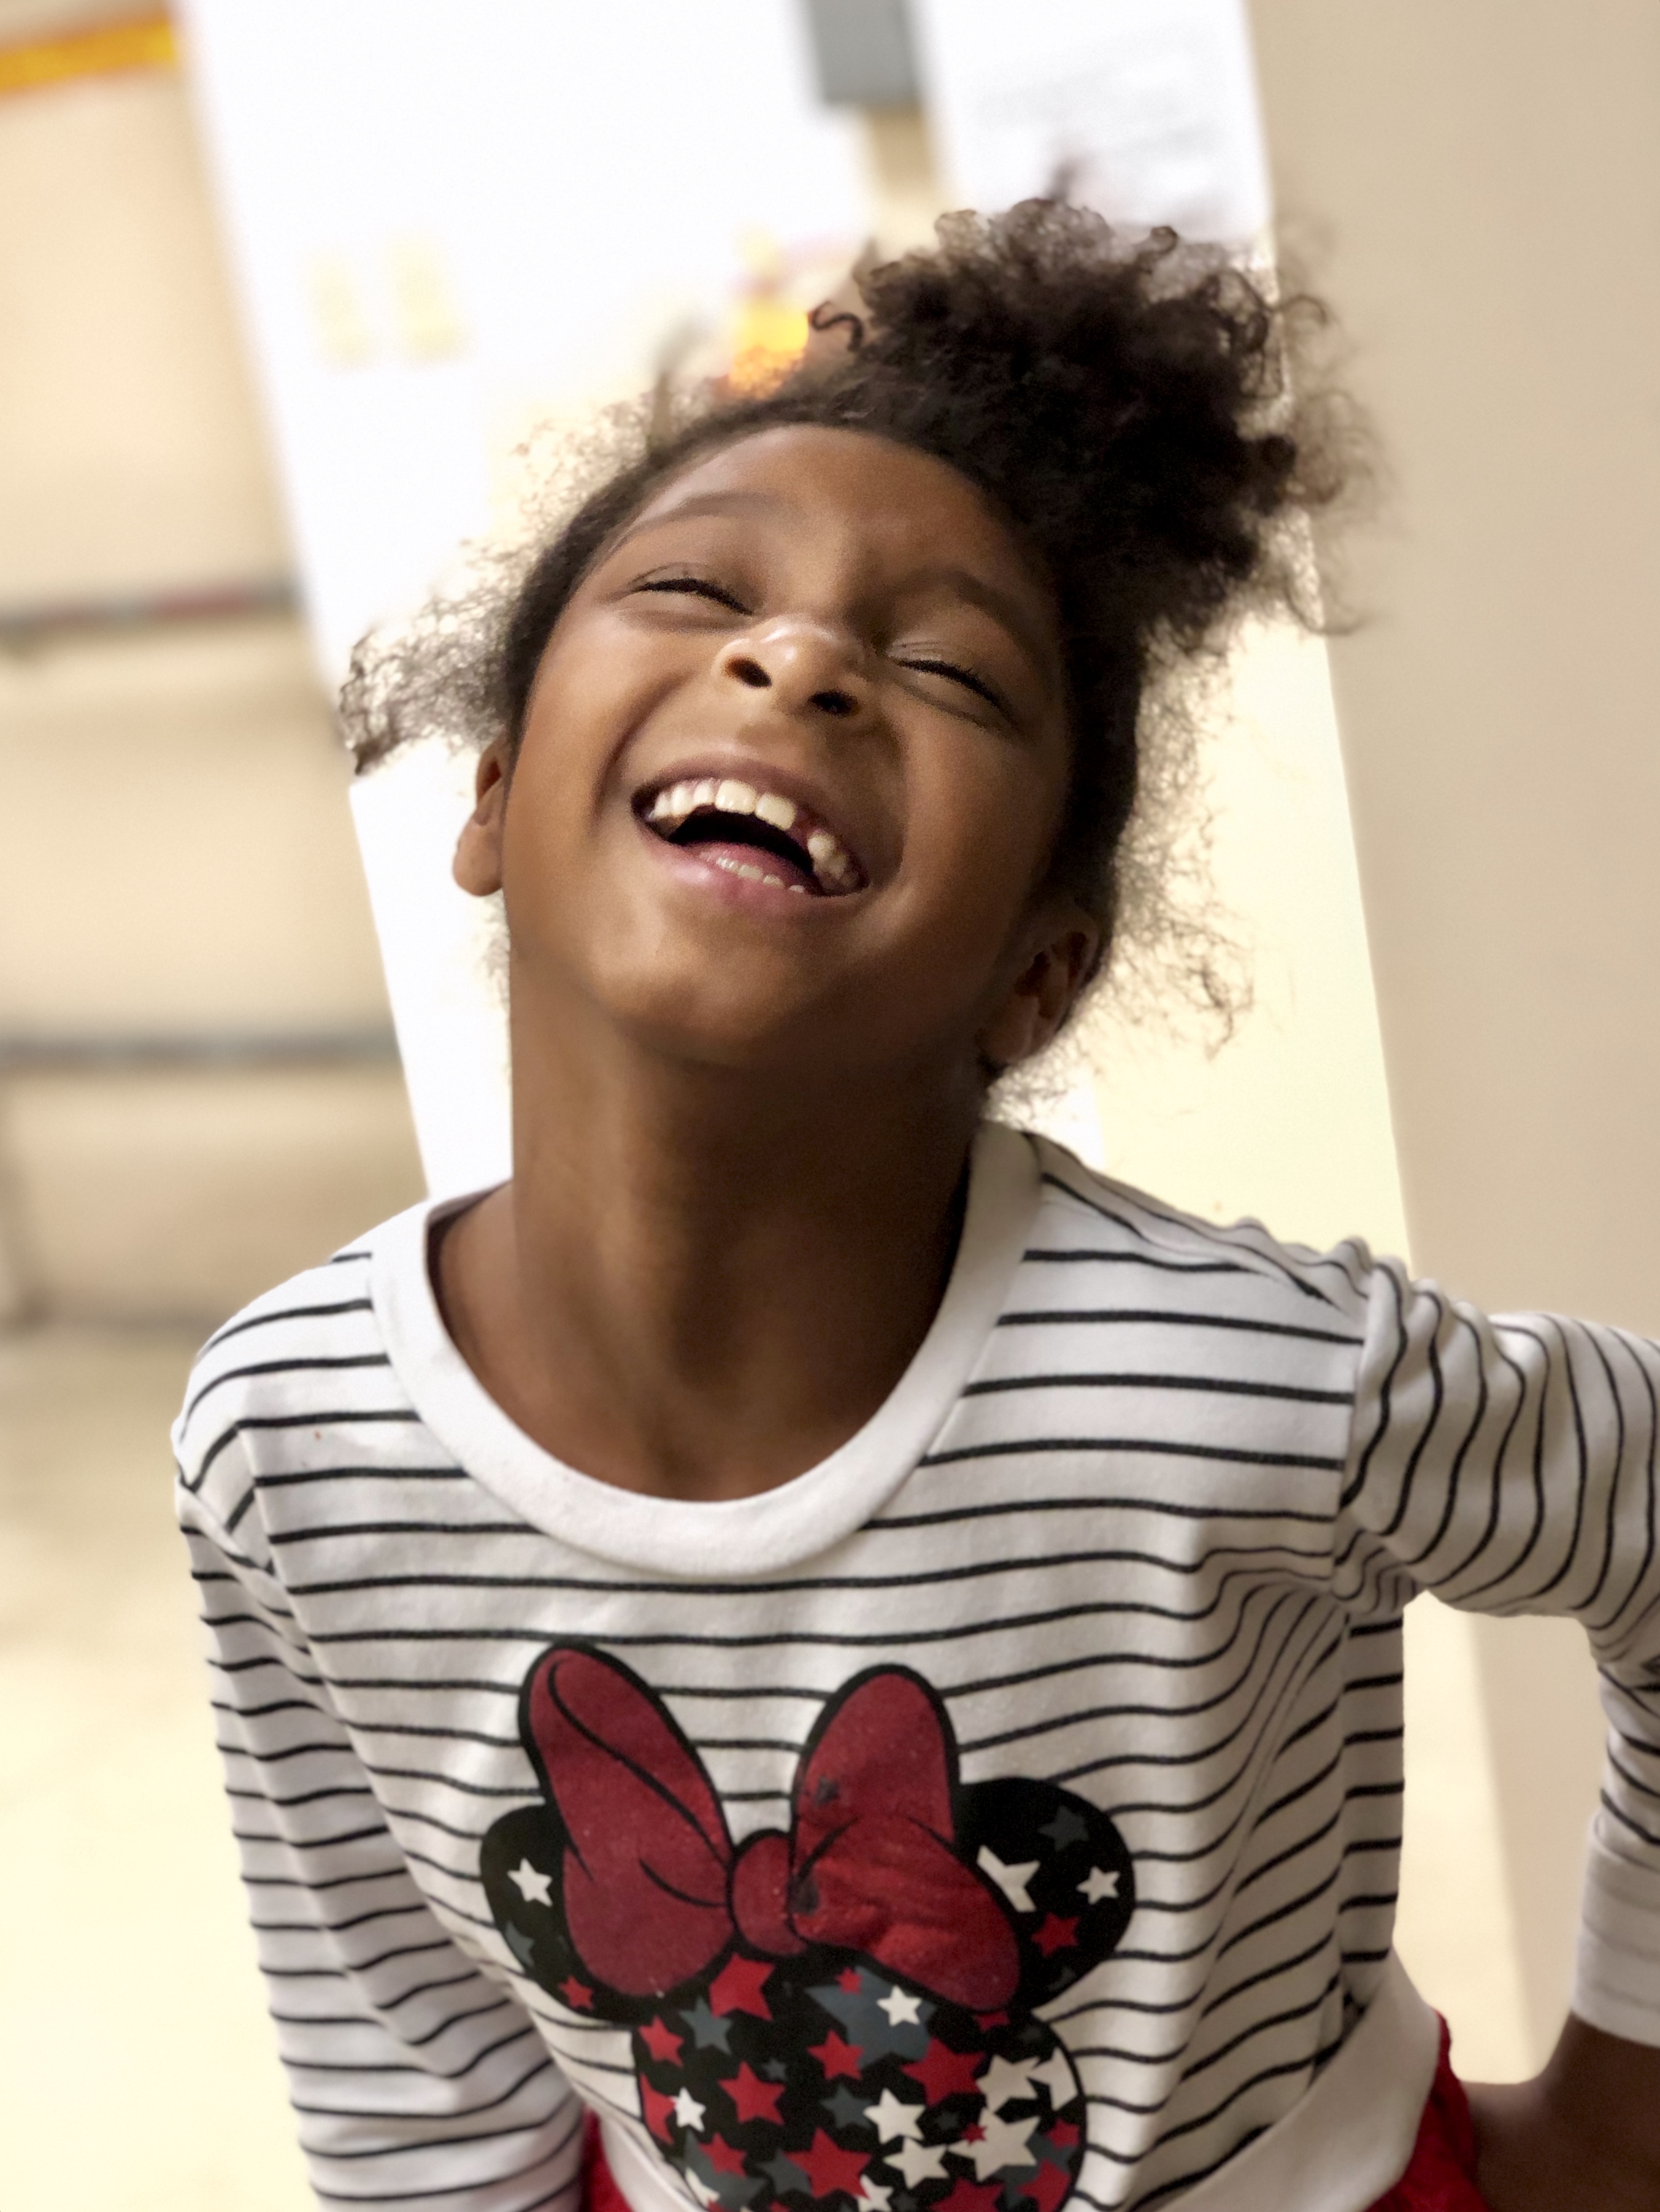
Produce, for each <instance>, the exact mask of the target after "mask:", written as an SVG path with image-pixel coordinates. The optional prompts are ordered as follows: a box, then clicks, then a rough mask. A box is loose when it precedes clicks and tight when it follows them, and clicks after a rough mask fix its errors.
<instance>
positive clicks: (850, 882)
mask: <svg viewBox="0 0 1660 2212" xmlns="http://www.w3.org/2000/svg"><path fill="white" fill-rule="evenodd" d="M702 809H708V810H711V811H714V813H717V814H752V815H754V816H755V817H756V819H757V821H759V822H765V823H768V824H769V826H770V827H771V828H772V829H781V830H782V832H783V833H784V835H785V836H790V835H791V834H792V833H793V832H794V830H795V827H796V824H797V823H799V822H800V820H801V819H802V810H801V809H800V807H799V806H798V805H796V804H795V802H794V799H786V798H784V797H783V796H782V794H781V793H779V792H776V791H757V789H756V788H755V786H754V785H753V784H752V783H745V782H743V781H740V780H739V778H738V777H737V776H733V775H728V776H721V777H720V778H719V779H717V778H715V777H714V776H712V775H706V776H702V777H699V778H697V779H696V780H695V781H694V780H688V781H685V782H684V783H672V784H670V785H669V786H668V787H667V788H666V790H663V791H660V792H659V793H658V794H657V796H656V798H655V799H653V801H652V803H651V806H650V808H649V810H648V814H647V817H646V818H647V819H648V821H650V822H655V823H661V824H664V825H665V826H666V827H667V828H669V829H678V828H679V827H680V824H681V823H683V822H684V821H686V820H688V819H689V817H690V816H692V815H694V814H696V813H697V812H698V811H700V810H702ZM804 842H805V843H806V852H807V857H808V859H809V860H811V861H812V872H813V873H814V875H815V876H817V878H818V881H819V882H820V883H821V884H824V885H825V886H826V887H827V888H830V889H834V890H854V889H855V888H856V887H857V884H858V882H859V868H858V864H857V863H856V862H855V860H854V858H853V855H852V854H850V853H849V852H848V848H847V847H846V846H845V845H844V844H843V843H842V841H841V839H840V838H839V837H838V836H836V834H835V832H834V831H833V830H830V829H824V827H823V826H822V825H821V824H815V825H814V826H813V827H812V829H809V830H808V831H807V833H806V838H805V841H804Z"/></svg>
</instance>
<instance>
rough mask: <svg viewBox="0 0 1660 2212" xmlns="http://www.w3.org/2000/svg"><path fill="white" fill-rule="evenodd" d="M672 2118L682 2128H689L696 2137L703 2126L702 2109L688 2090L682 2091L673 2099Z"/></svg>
mask: <svg viewBox="0 0 1660 2212" xmlns="http://www.w3.org/2000/svg"><path fill="white" fill-rule="evenodd" d="M674 2117H675V2118H676V2119H677V2120H678V2121H679V2123H680V2124H681V2126H682V2127H683V2128H690V2130H691V2131H692V2133H693V2134H694V2135H696V2133H697V2132H698V2130H699V2129H701V2128H702V2124H703V2107H702V2106H701V2105H700V2104H699V2103H698V2101H697V2100H696V2097H694V2096H693V2095H692V2093H691V2091H690V2089H683V2090H682V2091H681V2092H680V2093H679V2095H678V2097H677V2098H676V2099H675V2100H674Z"/></svg>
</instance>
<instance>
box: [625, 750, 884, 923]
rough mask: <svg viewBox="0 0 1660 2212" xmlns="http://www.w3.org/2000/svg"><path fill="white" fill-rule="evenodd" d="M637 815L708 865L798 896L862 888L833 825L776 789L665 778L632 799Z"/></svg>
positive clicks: (861, 875)
mask: <svg viewBox="0 0 1660 2212" xmlns="http://www.w3.org/2000/svg"><path fill="white" fill-rule="evenodd" d="M638 806H639V813H640V818H641V820H642V822H643V823H645V824H646V827H647V828H648V829H650V830H652V831H653V832H654V834H655V835H656V836H659V837H660V838H662V839H663V841H664V842H665V843H666V844H669V845H680V846H685V847H689V848H695V849H696V853H697V855H698V858H699V859H700V860H706V861H708V864H709V866H711V867H715V868H725V869H727V871H728V872H730V873H731V874H733V875H735V876H743V877H745V878H747V879H748V880H749V881H751V883H761V884H767V883H769V884H776V885H777V886H778V887H779V888H780V889H781V890H787V891H794V892H797V893H798V894H799V895H800V896H802V897H804V898H844V897H846V896H847V894H848V892H849V891H856V890H863V888H864V885H865V880H866V878H865V872H864V870H863V869H862V868H861V867H860V865H859V862H858V860H856V859H855V858H854V855H853V854H851V853H850V852H849V851H848V848H847V847H846V846H845V845H844V844H843V843H842V840H841V839H840V838H839V837H838V836H836V832H835V831H834V830H833V829H830V828H829V826H828V825H827V824H826V823H823V822H821V821H819V820H818V818H817V817H816V816H814V815H812V814H811V813H810V812H809V811H807V809H806V807H805V806H798V805H796V803H795V801H794V799H786V798H785V797H784V796H783V794H782V793H780V792H775V791H766V790H760V789H757V787H756V786H755V785H754V784H751V783H745V782H743V781H740V780H739V778H738V777H736V776H720V777H716V776H712V775H710V776H700V777H697V778H696V779H688V780H686V781H682V782H679V783H671V784H666V785H664V786H663V787H662V788H661V789H660V791H658V792H656V793H654V794H650V795H646V794H642V799H641V800H640V801H639V802H638Z"/></svg>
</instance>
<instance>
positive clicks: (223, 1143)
mask: <svg viewBox="0 0 1660 2212" xmlns="http://www.w3.org/2000/svg"><path fill="white" fill-rule="evenodd" d="M96 12H99V11H96V10H88V9H82V10H78V11H77V10H73V9H67V10H66V9H57V10H51V11H48V10H46V9H40V8H36V9H24V10H22V11H21V12H20V11H19V10H18V9H16V8H15V7H13V8H12V9H10V11H9V12H6V11H5V10H3V9H0V37H5V36H9V35H13V34H16V33H22V32H25V31H33V30H37V29H46V28H51V27H54V24H53V21H52V18H56V19H58V20H64V19H67V18H68V17H70V16H72V15H76V14H79V15H87V14H89V13H96ZM103 12H108V11H107V10H106V11H103ZM288 571H289V551H288V546H287V543H286V539H285V536H284V532H283V520H282V516H281V513H280V511H279V506H278V501H277V492H276V489H275V483H274V480H273V477H272V472H271V464H270V460H269V457H268V455H267V453H266V450H265V442H264V435H263V432H262V429H261V427H260V422H259V416H258V407H257V405H256V403H255V399H254V395H253V392H252V386H251V383H250V380H249V377H248V374H247V371H246V364H245V362H244V360H243V356H242V352H241V347H240V337H239V336H238V332H237V328H236V319H235V314H234V305H233V302H232V301H231V298H230V296H229V292H228V286H227V283H226V278H225V272H224V268H223V264H222V258H221V254H220V251H219V246H218V242H217V238H216V232H215V228H214V218H213V214H212V210H211V208H210V203H209V199H208V196H207V193H206V191H205V189H204V180H203V175H202V170H201V165H200V161H199V158H198V150H197V146H196V141H195V135H194V131H193V128H192V121H191V117H190V113H189V110H188V106H187V104H186V99H185V88H184V86H183V83H182V82H181V81H180V79H179V77H178V76H176V75H175V74H173V73H172V72H170V71H164V70H153V71H143V72H138V73H135V74H130V75H125V76H108V77H103V78H93V79H88V80H85V81H82V82H71V83H68V84H64V85H61V86H54V87H51V88H46V89H43V90H40V91H38V92H33V93H29V94H19V95H13V96H11V97H9V98H3V99H0V606H3V607H11V608H15V607H17V606H20V605H21V606H30V605H33V606H39V605H41V604H42V603H43V602H51V601H54V600H61V599H83V598H85V597H87V596H88V595H97V594H100V593H107V592H155V591H158V590H166V589H168V588H177V587H179V586H199V585H212V584H225V583H237V582H248V581H259V580H267V579H271V578H273V577H277V578H280V577H283V576H284V575H286V574H287V573H288ZM345 785H346V777H345V772H344V763H343V761H342V759H341V757H340V754H339V750H338V747H337V744H336V743H335V739H334V736H333V732H332V729H331V722H330V718H329V714H328V709H327V703H326V702H325V699H324V698H323V696H322V695H321V693H320V692H319V689H318V686H317V683H316V680H315V678H314V677H313V673H312V671H311V664H310V659H309V655H308V653H307V647H306V644H305V640H304V637H303V634H302V632H301V626H300V623H299V622H298V621H297V619H295V618H294V617H280V616H279V617H258V618H255V619H252V620H249V621H238V622H229V623H216V624H211V625H209V624H198V625H195V626H185V627H177V626H174V627H169V628H167V629H161V630H150V631H141V632H123V633H119V634H117V635H102V636H91V637H88V636H83V635H64V636H60V637H58V638H55V639H51V640H48V641H46V642H44V643H41V644H40V645H38V646H35V647H32V648H30V649H28V650H27V651H23V652H14V653H5V652H0V1043H3V1042H4V1041H5V1040H7V1039H16V1038H19V1037H23V1038H35V1039H39V1038H41V1037H49V1038H62V1037H65V1036H67V1037H70V1038H74V1039H79V1040H82V1041H83V1042H85V1041H87V1040H94V1041H95V1040H97V1039H99V1038H100V1037H101V1038H105V1039H110V1038H114V1037H122V1036H125V1037H128V1038H131V1037H134V1036H137V1037H143V1036H151V1037H154V1036H157V1035H162V1036H172V1037H174V1038H179V1037H184V1038H190V1037H202V1036H212V1035H214V1034H216V1033H219V1032H225V1031H232V1032H239V1033H241V1034H242V1035H244V1036H246V1034H247V1033H249V1032H254V1033H259V1034H263V1035H266V1036H277V1037H279V1038H280V1037H284V1036H287V1037H290V1038H301V1039H303V1038H306V1037H308V1036H309V1037H315V1036H322V1037H324V1038H325V1039H326V1038H328V1037H330V1036H336V1035H337V1034H339V1033H343V1032H344V1033H348V1034H356V1035H359V1036H362V1035H365V1034H367V1035H368V1036H371V1037H372V1036H374V1034H375V1033H377V1032H384V1031H385V1030H386V1024H387V1012H386V992H385V986H384V983H383V981H382V979H381V975H380V961H379V957H378V953H377V950H376V946H375V943H374V933H373V930H372V927H371V926H370V923H369V919H368V904H367V900H366V898H365V896H364V891H363V887H362V873H361V870H360V867H359V864H358V860H357V857H356V845H355V841H354V839H353V836H352V833H351V827H350V818H349V815H348V812H347V808H346V804H345ZM418 1188H419V1182H418V1170H417V1164H416V1161H415V1158H414V1152H413V1146H412V1141H411V1135H410V1126H409V1116H408V1110H407V1107H406V1104H405V1102H404V1096H403V1088H402V1084H401V1081H400V1079H399V1078H398V1073H397V1070H396V1068H395V1066H392V1065H391V1064H390V1063H388V1062H386V1061H384V1060H383V1061H381V1062H380V1064H375V1063H374V1062H373V1061H370V1062H368V1063H365V1064H362V1065H361V1066H353V1065H350V1064H341V1063H340V1062H339V1061H338V1060H335V1061H333V1062H331V1063H329V1064H321V1065H317V1066H307V1065H305V1064H298V1065H293V1066H259V1067H250V1068H246V1069H244V1070H241V1071H240V1072H235V1073H231V1072H227V1071H224V1070H219V1071H212V1072H210V1071H204V1070H196V1071H192V1070H191V1069H190V1068H188V1067H175V1068H173V1070H171V1071H164V1072H156V1071H154V1070H152V1071H150V1072H148V1073H137V1072H131V1071H129V1072H120V1071H106V1072H82V1073H33V1074H27V1075H25V1074H13V1075H12V1076H10V1077H7V1076H6V1075H5V1074H4V1073H3V1069H0V1316H3V1314H4V1313H5V1312H6V1311H7V1310H10V1311H13V1312H16V1311H17V1310H20V1309H23V1310H29V1311H33V1312H39V1313H46V1314H52V1313H58V1314H79V1315H100V1314H101V1315H106V1316H121V1317H124V1318H128V1319H135V1318H137V1319H142V1318H156V1317H160V1316H168V1317H174V1316H179V1317H187V1318H190V1319H192V1320H196V1321H208V1320H211V1319H213V1318H215V1317H216V1316H220V1315H222V1314H223V1313H224V1312H226V1311H227V1310H229V1309H230V1308H232V1307H234V1306H235V1305H236V1304H240V1302H241V1301H242V1300H243V1299H244V1298H246V1297H250V1296H252V1294H253V1293H254V1292H255V1291H258V1290H260V1289H262V1288H264V1287H265V1286H267V1285H269V1284H270V1283H271V1282H273V1281H275V1280H277V1279H280V1278H281V1277H282V1276H283V1275H284V1274H287V1273H291V1272H292V1271H293V1270H294V1269H295V1268H296V1267H300V1266H301V1265H304V1264H306V1263H307V1261H310V1260H313V1259H314V1258H316V1257H318V1256H319V1255H322V1254H323V1253H325V1252H326V1251H328V1250H329V1249H331V1248H332V1247H333V1246H334V1245H336V1244H337V1243H340V1242H342V1241H344V1239H345V1238H347V1237H350V1236H351V1235H353V1234H355V1233H356V1231H358V1230H360V1229H362V1227H364V1226H365V1225H367V1224H368V1222H370V1221H371V1220H373V1219H374V1218H377V1217H378V1216H380V1215H382V1214H384V1213H386V1212H390V1211H392V1210H394V1209H395V1208H396V1207H397V1206H400V1205H402V1204H404V1203H407V1202H408V1200H410V1198H412V1197H413V1196H414V1195H416V1194H417V1190H418Z"/></svg>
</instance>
